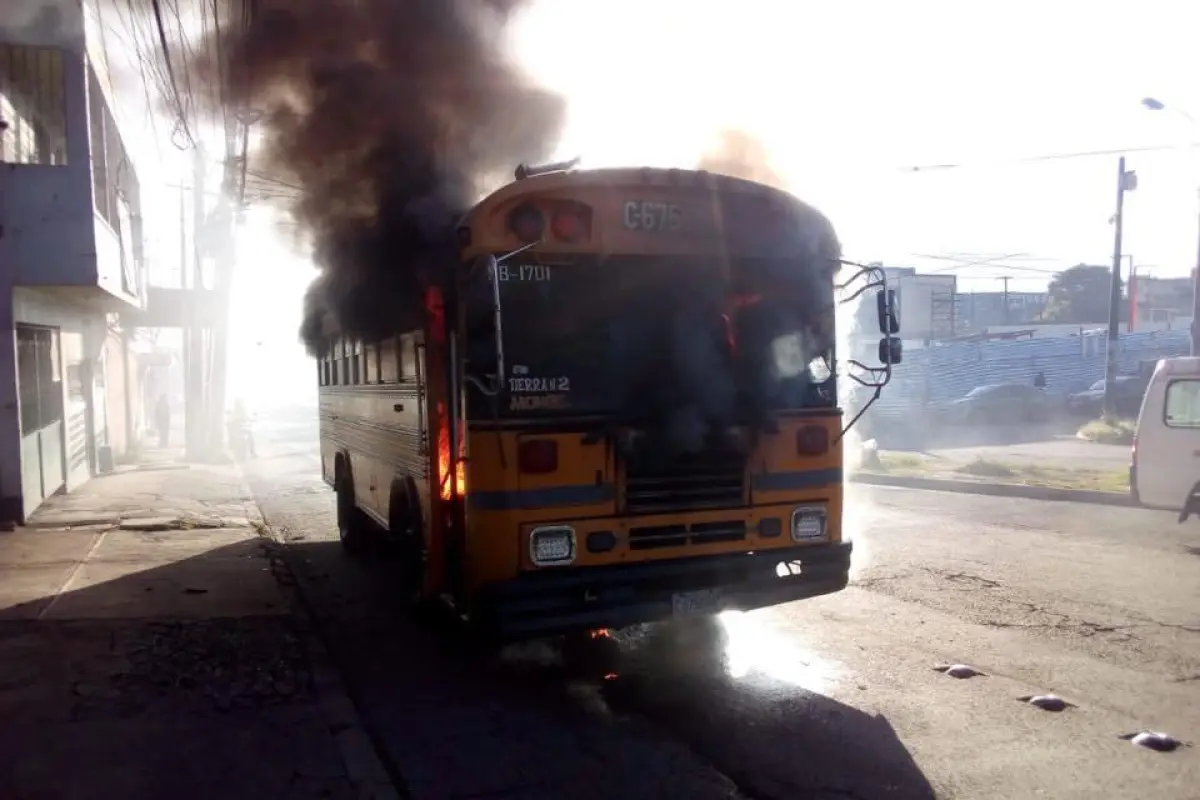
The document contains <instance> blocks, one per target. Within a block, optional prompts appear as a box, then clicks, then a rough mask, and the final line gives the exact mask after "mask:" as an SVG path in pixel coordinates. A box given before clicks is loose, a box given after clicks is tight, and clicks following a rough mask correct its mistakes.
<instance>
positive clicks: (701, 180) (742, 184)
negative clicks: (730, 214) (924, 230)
mask: <svg viewBox="0 0 1200 800" xmlns="http://www.w3.org/2000/svg"><path fill="white" fill-rule="evenodd" d="M588 186H659V187H663V188H670V187H677V188H691V189H699V188H705V187H707V188H710V189H716V190H719V191H734V192H736V191H743V192H761V193H767V194H776V195H778V196H780V197H787V198H791V199H792V200H793V201H795V202H796V203H798V204H800V205H806V204H804V203H802V202H801V201H800V200H799V199H798V198H796V196H795V195H793V194H792V193H791V192H788V191H786V190H784V189H778V188H776V187H774V186H769V185H768V184H765V183H759V182H757V181H751V180H746V179H744V178H735V177H733V176H732V175H723V174H721V173H717V172H708V171H706V170H700V169H677V168H667V167H605V168H599V169H570V170H561V171H557V172H546V173H542V174H535V175H531V176H529V177H528V178H523V179H521V180H515V181H512V182H511V183H507V184H505V185H504V186H501V187H500V188H499V189H497V190H496V191H494V192H492V193H491V194H489V195H488V196H487V197H484V198H483V199H482V200H480V201H479V202H478V203H476V204H475V206H474V207H473V208H472V209H471V210H470V211H468V212H467V214H466V220H465V221H469V220H470V219H471V217H472V216H473V215H474V214H475V212H476V211H477V210H478V209H481V208H483V207H485V206H491V205H494V204H496V203H501V202H503V201H505V200H507V199H509V198H512V197H520V196H522V195H524V194H533V193H541V192H552V191H555V190H572V189H580V188H583V187H588ZM813 210H814V211H815V209H813Z"/></svg>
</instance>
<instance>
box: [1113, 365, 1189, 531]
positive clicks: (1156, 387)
mask: <svg viewBox="0 0 1200 800" xmlns="http://www.w3.org/2000/svg"><path fill="white" fill-rule="evenodd" d="M1129 487H1130V490H1131V491H1132V492H1133V497H1134V499H1135V500H1137V501H1138V502H1139V503H1141V504H1142V505H1146V506H1150V507H1152V508H1166V509H1170V510H1172V511H1178V512H1180V515H1179V521H1180V522H1182V521H1183V520H1185V519H1187V516H1188V514H1189V513H1194V514H1197V515H1200V358H1194V357H1193V358H1164V359H1162V360H1161V361H1159V362H1158V365H1157V366H1156V367H1155V369H1154V374H1153V376H1151V378H1150V385H1149V386H1147V387H1146V396H1145V397H1144V398H1143V399H1142V410H1141V413H1140V414H1138V421H1137V431H1136V433H1135V434H1134V437H1133V461H1132V464H1131V466H1130V468H1129Z"/></svg>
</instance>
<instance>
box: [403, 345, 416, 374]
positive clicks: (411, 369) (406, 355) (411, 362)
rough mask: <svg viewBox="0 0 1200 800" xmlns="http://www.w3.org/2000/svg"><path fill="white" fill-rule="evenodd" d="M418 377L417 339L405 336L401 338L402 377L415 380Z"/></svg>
mask: <svg viewBox="0 0 1200 800" xmlns="http://www.w3.org/2000/svg"><path fill="white" fill-rule="evenodd" d="M416 376H417V337H415V336H403V337H401V338H400V377H401V378H402V379H403V378H405V377H409V378H415V377H416Z"/></svg>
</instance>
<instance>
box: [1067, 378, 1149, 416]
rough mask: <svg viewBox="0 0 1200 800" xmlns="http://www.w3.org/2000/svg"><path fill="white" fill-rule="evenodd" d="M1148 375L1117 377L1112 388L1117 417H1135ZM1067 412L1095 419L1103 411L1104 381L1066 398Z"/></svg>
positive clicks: (1139, 407)
mask: <svg viewBox="0 0 1200 800" xmlns="http://www.w3.org/2000/svg"><path fill="white" fill-rule="evenodd" d="M1149 380H1150V378H1149V376H1148V375H1118V376H1117V379H1116V383H1115V384H1114V386H1113V392H1114V393H1115V395H1116V397H1115V400H1116V407H1117V415H1118V416H1122V417H1136V416H1137V413H1138V410H1139V409H1141V407H1142V397H1144V396H1145V394H1146V384H1147V383H1149ZM1067 411H1069V412H1070V413H1071V414H1073V415H1075V416H1080V417H1088V418H1089V419H1090V418H1095V417H1098V416H1100V414H1101V413H1102V412H1103V411H1104V381H1103V380H1098V381H1096V382H1095V383H1093V384H1092V385H1091V386H1089V387H1088V388H1087V389H1085V390H1083V391H1082V392H1075V393H1074V394H1071V395H1068V396H1067Z"/></svg>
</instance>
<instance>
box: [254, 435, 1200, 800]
mask: <svg viewBox="0 0 1200 800" xmlns="http://www.w3.org/2000/svg"><path fill="white" fill-rule="evenodd" d="M312 435H313V429H312V427H311V426H308V425H304V424H298V425H292V426H290V427H289V426H288V425H276V426H275V430H273V431H262V432H260V434H259V438H260V444H259V453H260V458H259V459H258V460H256V461H254V462H251V463H250V464H248V465H247V475H248V477H249V479H250V481H251V485H252V487H253V488H254V490H255V492H256V494H257V496H258V498H259V502H260V504H261V506H262V508H263V511H264V514H265V515H266V517H267V519H268V521H269V522H270V523H271V524H272V526H274V527H276V529H277V530H279V531H280V532H281V533H282V534H283V535H284V536H285V537H286V539H287V541H288V542H289V544H290V549H291V551H292V555H293V559H292V560H293V562H294V563H296V564H297V565H298V567H299V569H298V570H297V572H298V578H299V580H300V583H301V586H302V588H303V589H304V592H305V594H306V596H307V597H308V598H309V600H310V602H311V605H312V607H313V609H314V611H315V613H316V614H317V616H318V619H319V623H320V627H321V629H322V631H323V632H324V634H325V636H326V638H327V640H328V641H329V643H330V647H331V650H332V652H333V654H334V656H335V658H336V659H337V660H338V662H339V665H340V667H341V668H342V670H343V672H344V674H345V676H346V679H347V683H348V684H349V687H350V689H351V693H352V695H353V696H354V699H355V703H356V705H357V706H358V708H359V709H360V712H361V713H362V714H363V715H364V717H365V720H366V723H367V725H368V727H369V729H370V730H371V731H372V733H373V735H374V737H375V739H376V744H377V747H378V749H379V750H380V751H381V754H382V755H383V756H384V759H385V761H386V762H387V763H388V764H389V765H390V767H391V768H392V769H394V770H395V771H396V773H397V774H398V775H401V776H403V780H404V788H405V789H406V790H407V792H408V793H409V794H410V795H411V796H412V797H415V798H420V799H421V800H424V799H425V798H479V797H488V798H492V797H495V798H505V799H508V798H572V800H585V798H592V797H595V798H611V797H621V798H659V797H661V798H681V797H687V798H718V797H722V798H724V797H746V798H756V799H758V798H781V799H782V798H787V799H788V800H791V799H792V798H862V799H863V800H874V798H930V797H939V798H941V797H945V798H997V800H999V799H1001V798H1003V800H1019V799H1020V798H1055V799H1057V798H1095V797H1104V798H1143V797H1153V798H1155V799H1156V800H1170V799H1173V798H1180V800H1183V799H1184V798H1187V799H1188V800H1194V798H1195V797H1197V795H1198V794H1200V790H1198V789H1197V787H1200V751H1197V750H1193V749H1186V748H1185V749H1181V750H1179V751H1177V752H1174V753H1155V752H1151V751H1148V750H1145V749H1143V748H1139V747H1136V746H1134V745H1131V744H1130V743H1128V742H1127V741H1123V740H1121V739H1119V738H1118V735H1119V734H1124V733H1131V732H1134V731H1138V730H1141V729H1144V728H1149V729H1153V730H1160V731H1165V732H1168V733H1170V734H1173V735H1174V736H1176V737H1179V738H1181V739H1184V740H1187V739H1192V738H1196V739H1200V527H1198V526H1196V525H1194V524H1193V525H1190V526H1178V525H1177V524H1176V523H1175V522H1174V520H1173V518H1172V517H1171V516H1170V515H1168V514H1160V513H1157V512H1151V511H1142V510H1137V509H1114V508H1105V507H1092V506H1085V505H1077V504H1062V503H1057V504H1056V503H1044V502H1034V501H1022V500H1013V499H1002V498H987V497H982V496H974V495H959V494H950V493H941V492H919V491H908V490H896V489H888V488H883V487H854V489H853V490H852V491H853V494H852V497H853V502H852V504H851V508H852V509H853V511H854V519H853V520H852V521H851V523H852V525H853V527H854V529H855V530H856V532H857V535H856V551H855V577H854V583H853V585H852V586H851V588H849V589H847V590H846V591H844V592H842V593H840V594H838V595H834V596H831V597H827V598H820V599H817V600H812V601H807V602H802V603H797V604H793V605H790V606H783V607H779V608H776V609H770V610H767V611H764V612H758V613H756V614H751V615H740V616H739V615H733V616H730V617H728V618H727V619H725V620H723V621H721V622H720V623H717V624H714V625H713V626H711V627H710V628H708V629H705V628H699V629H697V630H695V631H691V632H690V633H689V634H688V635H675V636H673V637H668V636H667V635H666V633H665V631H664V629H661V628H645V629H638V630H634V631H627V632H621V633H620V634H618V635H617V636H616V637H615V638H614V639H613V640H600V641H598V642H597V644H596V646H595V648H594V649H592V650H589V652H588V653H586V654H585V656H584V657H583V658H575V659H571V660H570V663H568V664H564V663H563V659H562V658H561V653H560V652H559V651H558V650H556V648H555V647H554V646H553V645H552V644H551V643H533V644H529V645H524V646H521V647H514V648H509V649H507V650H505V651H503V652H501V653H500V654H499V655H496V654H491V653H484V652H481V651H479V650H478V649H476V648H474V647H473V646H472V645H471V644H470V643H469V642H468V641H465V640H463V639H462V638H459V637H456V636H454V635H452V634H449V633H446V632H444V631H439V630H437V629H431V628H426V627H421V626H418V625H416V624H414V623H412V622H410V621H407V620H406V619H404V618H403V617H401V616H400V615H398V614H397V613H395V609H394V608H393V607H392V606H391V604H390V603H389V599H388V574H387V568H386V565H385V564H383V565H380V564H376V565H369V564H368V565H360V564H355V563H352V562H348V561H347V560H345V559H344V558H343V557H342V556H341V555H340V552H339V550H338V547H337V543H336V533H335V531H334V527H333V505H332V497H331V494H330V493H329V491H328V489H327V488H326V487H325V486H324V484H323V483H321V481H320V478H319V468H318V460H317V456H316V450H315V442H313V440H312V438H311V437H312ZM960 662H961V663H966V664H969V665H971V666H973V667H975V668H976V669H978V670H980V671H982V672H984V673H986V675H984V676H980V677H975V678H971V679H967V680H956V679H954V678H951V677H948V676H946V675H943V674H941V673H940V672H937V671H935V670H934V669H933V667H934V665H936V664H939V663H960ZM1045 692H1053V693H1055V694H1058V695H1060V696H1062V697H1063V698H1065V699H1066V700H1068V701H1069V702H1071V703H1073V704H1075V706H1076V707H1073V708H1068V709H1067V710H1065V711H1063V712H1061V713H1051V712H1046V711H1042V710H1039V709H1037V708H1034V707H1032V706H1030V705H1027V704H1024V703H1022V702H1019V701H1018V699H1017V698H1019V697H1022V696H1025V695H1031V694H1039V693H1045Z"/></svg>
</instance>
